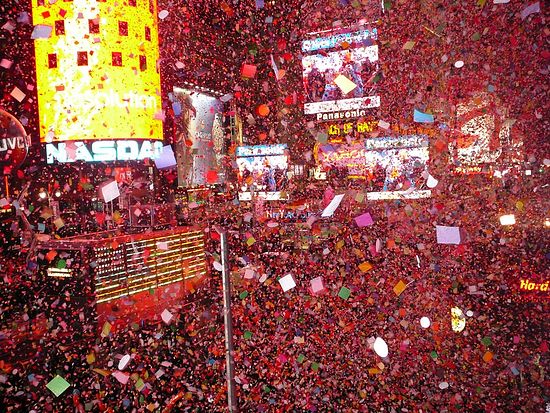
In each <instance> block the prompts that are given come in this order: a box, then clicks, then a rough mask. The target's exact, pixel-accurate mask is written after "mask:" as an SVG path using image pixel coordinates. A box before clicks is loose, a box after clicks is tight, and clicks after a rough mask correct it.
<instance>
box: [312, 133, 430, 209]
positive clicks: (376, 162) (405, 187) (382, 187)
mask: <svg viewBox="0 0 550 413" xmlns="http://www.w3.org/2000/svg"><path fill="white" fill-rule="evenodd" d="M315 156H316V160H317V163H318V165H319V167H320V168H321V169H322V170H324V171H328V172H331V173H332V174H336V175H338V176H341V177H347V178H361V179H364V180H365V186H366V189H367V199H371V200H377V199H399V198H426V197H429V196H431V191H430V190H429V189H425V188H424V186H425V179H424V176H425V171H427V164H428V161H429V139H428V137H427V136H426V135H403V136H385V137H380V138H370V139H365V141H364V142H355V143H351V144H325V145H318V146H317V150H316V152H315Z"/></svg>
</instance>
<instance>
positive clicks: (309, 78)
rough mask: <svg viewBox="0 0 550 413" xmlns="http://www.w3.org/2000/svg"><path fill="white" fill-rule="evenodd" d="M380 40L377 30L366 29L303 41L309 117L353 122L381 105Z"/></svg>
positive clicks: (307, 113) (303, 62)
mask: <svg viewBox="0 0 550 413" xmlns="http://www.w3.org/2000/svg"><path fill="white" fill-rule="evenodd" d="M377 39H378V31H377V29H372V30H366V29H365V30H360V31H357V32H353V33H351V32H350V33H344V34H334V35H331V36H327V37H318V38H315V39H312V40H305V41H303V42H302V52H303V53H304V56H303V58H302V67H303V82H304V88H305V91H306V102H305V103H304V113H305V114H306V115H315V118H316V120H319V121H325V120H341V119H350V118H358V117H362V116H366V115H367V114H368V109H370V108H376V107H379V106H380V96H378V90H377V89H378V88H377V81H378V78H377V76H378V72H379V64H378V45H377V44H376V42H377Z"/></svg>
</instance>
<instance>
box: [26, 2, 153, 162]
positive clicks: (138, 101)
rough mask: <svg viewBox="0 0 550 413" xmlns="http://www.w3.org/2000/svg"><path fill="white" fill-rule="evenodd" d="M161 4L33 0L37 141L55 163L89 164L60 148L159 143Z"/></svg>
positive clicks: (81, 156) (83, 157)
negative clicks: (96, 143)
mask: <svg viewBox="0 0 550 413" xmlns="http://www.w3.org/2000/svg"><path fill="white" fill-rule="evenodd" d="M156 3H157V2H156V0H150V1H143V0H139V1H137V2H134V5H131V4H128V3H127V2H119V1H116V0H102V1H71V2H68V1H58V2H55V1H45V2H44V1H41V0H32V19H33V24H34V25H35V27H34V31H33V34H32V39H33V41H34V49H35V58H36V77H37V92H38V93H37V96H38V111H39V119H40V141H41V142H42V143H46V144H47V145H50V146H52V147H51V148H50V151H51V153H50V155H51V157H52V159H54V158H55V160H58V161H60V162H69V161H74V160H83V161H86V160H90V159H89V158H90V157H89V156H88V155H87V154H86V153H81V152H77V153H76V154H73V156H71V153H69V154H67V153H66V152H67V149H66V148H65V146H63V145H61V146H59V145H58V143H59V142H67V141H72V142H74V141H78V142H85V141H99V140H110V141H113V140H132V141H143V140H150V141H155V140H162V138H163V135H162V114H161V90H160V74H159V71H158V67H157V62H158V59H159V43H158V31H157V26H158V23H157V19H158V18H157V7H156ZM132 145H133V144H132ZM81 146H82V144H81V143H79V144H78V145H76V146H72V148H73V150H75V151H76V150H78V148H80V147H81ZM110 148H112V151H116V145H112V146H111V147H110ZM86 150H87V151H88V152H92V149H91V148H84V149H82V150H81V151H84V152H85V151H86ZM112 151H111V152H112ZM127 152H128V153H130V155H132V156H133V152H132V153H131V152H130V151H129V150H127ZM113 153H114V152H113ZM91 155H92V156H91V160H92V161H93V160H96V159H95V158H94V156H93V155H94V153H91ZM136 156H137V155H136ZM112 157H114V158H116V159H110V158H111V157H110V158H109V159H108V160H126V159H124V158H125V157H126V158H127V157H128V156H127V155H124V154H123V155H122V158H123V159H119V157H117V156H112ZM87 158H88V159H87ZM134 158H135V156H134ZM102 160H104V159H102Z"/></svg>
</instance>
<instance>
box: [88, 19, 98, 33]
mask: <svg viewBox="0 0 550 413" xmlns="http://www.w3.org/2000/svg"><path fill="white" fill-rule="evenodd" d="M88 30H89V32H90V34H98V33H99V19H90V20H88Z"/></svg>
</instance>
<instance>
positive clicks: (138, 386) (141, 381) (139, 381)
mask: <svg viewBox="0 0 550 413" xmlns="http://www.w3.org/2000/svg"><path fill="white" fill-rule="evenodd" d="M143 386H145V383H144V382H143V380H142V379H141V377H140V378H139V379H138V381H136V389H137V390H138V391H141V389H143Z"/></svg>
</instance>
